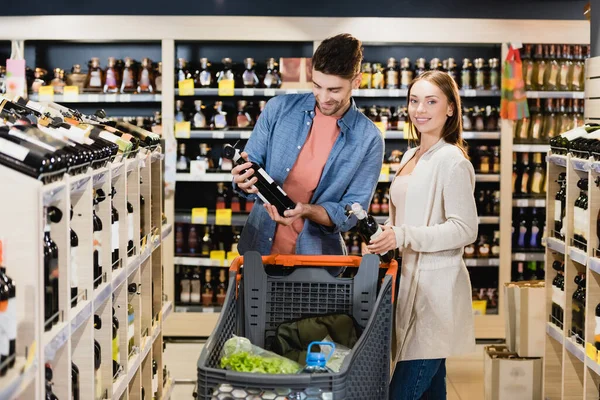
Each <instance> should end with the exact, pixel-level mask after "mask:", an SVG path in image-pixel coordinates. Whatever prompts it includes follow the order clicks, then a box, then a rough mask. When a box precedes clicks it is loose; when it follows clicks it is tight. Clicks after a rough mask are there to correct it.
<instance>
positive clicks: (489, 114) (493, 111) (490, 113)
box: [485, 106, 500, 132]
mask: <svg viewBox="0 0 600 400" xmlns="http://www.w3.org/2000/svg"><path fill="white" fill-rule="evenodd" d="M499 122H500V114H499V113H498V109H497V108H496V107H492V106H486V107H485V130H486V131H488V132H497V131H499V130H500V126H499Z"/></svg>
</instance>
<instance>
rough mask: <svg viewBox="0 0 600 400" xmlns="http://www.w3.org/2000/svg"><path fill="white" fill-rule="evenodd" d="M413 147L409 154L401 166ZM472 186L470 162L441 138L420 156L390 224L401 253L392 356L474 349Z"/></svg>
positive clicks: (474, 223)
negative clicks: (466, 255) (399, 217)
mask: <svg viewBox="0 0 600 400" xmlns="http://www.w3.org/2000/svg"><path fill="white" fill-rule="evenodd" d="M415 152H416V148H415V149H411V150H409V151H407V152H406V153H405V154H404V157H402V162H401V163H400V167H401V168H402V167H403V166H404V165H406V163H407V162H408V161H409V160H410V159H411V158H412V157H413V156H414V155H415ZM397 180H398V177H396V178H395V179H394V181H397ZM394 183H395V182H394ZM394 183H392V186H394ZM474 189H475V172H474V171H473V165H472V164H471V162H470V161H469V160H467V159H466V158H465V157H464V156H463V154H462V152H461V151H460V149H459V148H457V147H456V146H454V145H451V144H448V143H446V142H445V141H444V140H443V139H442V140H440V141H439V142H438V143H437V144H435V145H434V146H433V147H431V149H429V151H427V152H426V153H425V154H424V155H423V156H422V157H421V158H420V159H419V162H418V163H417V165H416V166H415V169H414V170H413V171H412V173H411V175H410V176H409V178H408V186H407V190H406V196H405V202H404V218H403V219H404V221H403V224H402V225H399V226H394V227H393V229H394V232H395V233H396V243H397V244H398V248H399V249H400V251H401V252H402V268H401V271H400V274H401V277H400V288H399V290H398V298H397V299H396V318H395V326H394V328H395V330H394V335H395V337H394V339H395V340H394V342H393V344H394V346H393V347H394V348H393V352H394V353H393V355H394V360H395V361H401V360H418V359H434V358H448V357H450V356H452V355H456V354H461V353H470V352H473V351H475V328H474V322H473V310H472V305H471V281H470V278H469V272H468V271H467V268H466V266H465V263H464V261H463V248H464V246H466V245H468V244H469V243H473V242H474V241H475V240H476V239H477V228H478V219H477V208H476V205H475V198H474V196H473V191H474ZM392 197H393V195H392ZM395 204H398V205H399V202H398V201H392V202H390V221H396V214H397V209H396V207H395V206H394V205H395ZM388 223H389V222H388Z"/></svg>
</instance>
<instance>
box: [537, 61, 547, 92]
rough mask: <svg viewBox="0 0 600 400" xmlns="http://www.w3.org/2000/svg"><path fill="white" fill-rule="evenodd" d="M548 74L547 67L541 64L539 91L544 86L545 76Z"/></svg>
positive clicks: (539, 68) (539, 69)
mask: <svg viewBox="0 0 600 400" xmlns="http://www.w3.org/2000/svg"><path fill="white" fill-rule="evenodd" d="M545 74H546V65H545V64H540V65H539V67H538V81H537V83H538V89H540V88H541V87H542V86H544V75H545Z"/></svg>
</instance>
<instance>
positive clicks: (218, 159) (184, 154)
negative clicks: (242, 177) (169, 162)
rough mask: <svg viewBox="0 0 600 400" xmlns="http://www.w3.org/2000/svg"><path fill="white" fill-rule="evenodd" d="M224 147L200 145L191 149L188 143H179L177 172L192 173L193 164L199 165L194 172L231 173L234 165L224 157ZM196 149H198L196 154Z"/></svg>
mask: <svg viewBox="0 0 600 400" xmlns="http://www.w3.org/2000/svg"><path fill="white" fill-rule="evenodd" d="M223 148H224V146H213V147H209V145H208V144H207V143H199V144H198V147H191V146H188V145H186V143H182V142H180V143H179V151H178V154H177V162H176V164H175V169H176V171H177V172H180V173H185V172H190V171H191V169H192V163H198V164H197V165H196V168H194V170H198V169H199V170H201V171H204V172H218V171H231V169H232V168H233V163H232V161H231V160H230V159H228V158H226V157H223V156H224V154H223ZM194 149H198V150H197V151H196V152H194Z"/></svg>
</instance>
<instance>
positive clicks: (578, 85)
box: [570, 45, 585, 91]
mask: <svg viewBox="0 0 600 400" xmlns="http://www.w3.org/2000/svg"><path fill="white" fill-rule="evenodd" d="M584 69H585V62H584V58H583V53H582V47H581V46H579V45H576V46H575V55H574V60H573V66H572V70H571V85H570V86H571V90H574V91H582V90H583V87H584V85H583V82H584V79H585V74H584Z"/></svg>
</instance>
